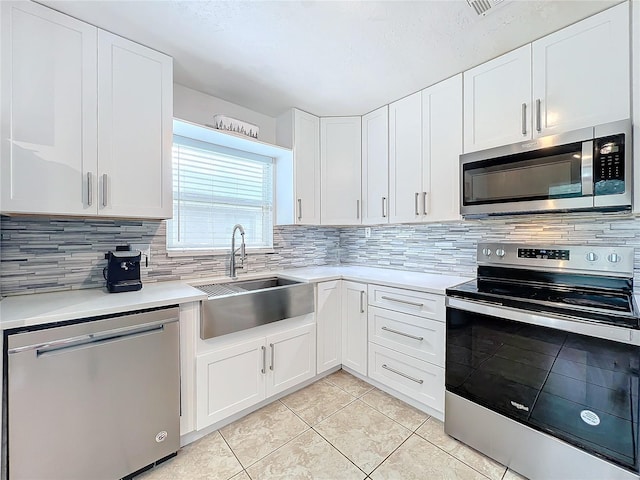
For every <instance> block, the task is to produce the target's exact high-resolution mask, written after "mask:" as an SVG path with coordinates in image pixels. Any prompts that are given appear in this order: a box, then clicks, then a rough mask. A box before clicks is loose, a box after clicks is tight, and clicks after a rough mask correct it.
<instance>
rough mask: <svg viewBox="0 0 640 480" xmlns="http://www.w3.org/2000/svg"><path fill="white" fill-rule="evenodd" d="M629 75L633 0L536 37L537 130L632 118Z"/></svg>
mask: <svg viewBox="0 0 640 480" xmlns="http://www.w3.org/2000/svg"><path fill="white" fill-rule="evenodd" d="M629 75H630V74H629V4H628V2H624V3H622V4H620V5H617V6H615V7H613V8H610V9H608V10H605V11H604V12H602V13H599V14H597V15H594V16H592V17H589V18H587V19H585V20H582V21H581V22H578V23H576V24H574V25H571V26H569V27H567V28H564V29H562V30H560V31H558V32H555V33H553V34H551V35H547V36H546V37H544V38H541V39H540V40H537V41H535V42H533V101H534V110H535V112H534V115H535V120H534V130H535V133H534V135H537V136H545V135H552V134H555V133H558V132H566V131H570V130H575V129H578V128H583V127H590V126H593V125H598V124H601V123H607V122H611V121H615V120H622V119H627V118H629V117H630V108H631V102H630V95H629V93H630V76H629ZM538 105H539V106H538Z"/></svg>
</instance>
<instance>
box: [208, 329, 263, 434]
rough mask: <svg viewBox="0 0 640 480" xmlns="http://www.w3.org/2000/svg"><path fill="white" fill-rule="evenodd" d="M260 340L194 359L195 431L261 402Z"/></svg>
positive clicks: (261, 344) (261, 350) (261, 361)
mask: <svg viewBox="0 0 640 480" xmlns="http://www.w3.org/2000/svg"><path fill="white" fill-rule="evenodd" d="M265 363H266V349H265V344H264V337H259V338H255V339H251V340H247V341H246V342H242V343H239V344H236V345H233V346H230V347H228V348H222V349H220V350H216V351H214V352H211V353H207V354H204V355H200V356H198V357H197V358H196V405H197V406H196V427H197V429H198V430H200V429H202V428H205V427H207V426H209V425H212V424H214V423H215V422H218V421H220V420H222V419H224V418H226V417H228V416H229V415H232V414H234V413H237V412H239V411H241V410H243V409H245V408H247V407H250V406H251V405H254V404H256V403H258V402H259V401H261V400H263V399H264V398H265V391H266V390H265V385H266V377H267V372H266V368H265V367H266V365H265Z"/></svg>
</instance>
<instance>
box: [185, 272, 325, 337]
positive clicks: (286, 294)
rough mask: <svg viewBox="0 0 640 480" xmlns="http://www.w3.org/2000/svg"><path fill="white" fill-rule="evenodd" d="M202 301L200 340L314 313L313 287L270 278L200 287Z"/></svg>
mask: <svg viewBox="0 0 640 480" xmlns="http://www.w3.org/2000/svg"><path fill="white" fill-rule="evenodd" d="M196 288H198V289H199V290H202V291H203V292H205V293H206V294H207V295H208V296H209V298H208V299H207V300H205V301H203V302H202V312H201V316H200V338H202V339H203V340H206V339H207V338H212V337H217V336H220V335H226V334H228V333H233V332H237V331H240V330H246V329H247V328H252V327H257V326H259V325H264V324H266V323H271V322H277V321H278V320H284V319H285V318H291V317H297V316H299V315H305V314H307V313H311V312H313V311H314V300H313V285H312V284H310V283H303V282H297V281H295V280H289V279H286V278H282V277H275V276H269V277H265V278H258V279H253V280H239V281H234V282H227V283H216V284H211V285H197V286H196Z"/></svg>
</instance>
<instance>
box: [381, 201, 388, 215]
mask: <svg viewBox="0 0 640 480" xmlns="http://www.w3.org/2000/svg"><path fill="white" fill-rule="evenodd" d="M386 217H387V197H382V218H386Z"/></svg>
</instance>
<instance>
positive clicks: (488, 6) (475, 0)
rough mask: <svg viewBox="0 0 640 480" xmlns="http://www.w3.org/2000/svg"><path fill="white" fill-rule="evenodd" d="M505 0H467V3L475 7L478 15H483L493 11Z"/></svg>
mask: <svg viewBox="0 0 640 480" xmlns="http://www.w3.org/2000/svg"><path fill="white" fill-rule="evenodd" d="M503 2H504V0H467V3H468V4H469V6H470V7H473V9H474V10H475V12H476V13H477V14H478V15H482V16H483V17H484V16H485V15H487V14H489V13H491V12H492V11H493V10H494V9H495V8H496V6H498V5H500V4H501V3H503Z"/></svg>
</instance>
